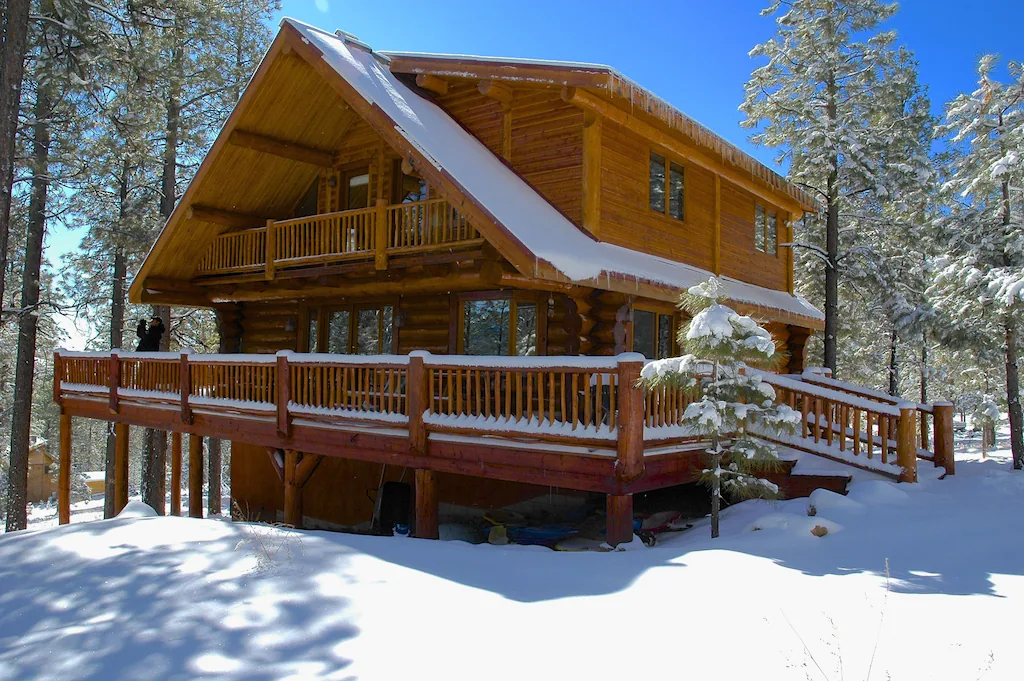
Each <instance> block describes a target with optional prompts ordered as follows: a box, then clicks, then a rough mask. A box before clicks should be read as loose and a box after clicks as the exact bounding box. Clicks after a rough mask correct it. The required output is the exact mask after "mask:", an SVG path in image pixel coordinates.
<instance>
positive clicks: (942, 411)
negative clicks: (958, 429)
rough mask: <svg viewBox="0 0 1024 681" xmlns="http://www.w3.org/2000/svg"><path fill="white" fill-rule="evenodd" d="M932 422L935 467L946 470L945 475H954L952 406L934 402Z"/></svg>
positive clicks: (946, 403) (947, 403)
mask: <svg viewBox="0 0 1024 681" xmlns="http://www.w3.org/2000/svg"><path fill="white" fill-rule="evenodd" d="M932 421H933V427H934V428H935V434H934V440H935V449H934V452H935V465H936V466H942V467H944V468H945V469H946V475H955V474H956V459H955V458H954V456H953V405H952V404H951V403H949V402H936V403H935V404H933V405H932Z"/></svg>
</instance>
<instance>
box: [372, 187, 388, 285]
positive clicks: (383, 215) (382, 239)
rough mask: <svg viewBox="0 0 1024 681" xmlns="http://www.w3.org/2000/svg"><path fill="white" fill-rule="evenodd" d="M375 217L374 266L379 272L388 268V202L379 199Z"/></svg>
mask: <svg viewBox="0 0 1024 681" xmlns="http://www.w3.org/2000/svg"><path fill="white" fill-rule="evenodd" d="M373 215H374V222H375V223H376V224H374V237H373V245H374V251H373V266H374V268H376V269H378V270H386V269H387V268H388V202H387V200H385V199H377V210H376V212H375V213H374V214H373Z"/></svg>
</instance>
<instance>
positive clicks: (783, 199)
mask: <svg viewBox="0 0 1024 681" xmlns="http://www.w3.org/2000/svg"><path fill="white" fill-rule="evenodd" d="M562 100H563V101H565V102H566V103H568V104H572V105H574V106H578V107H580V108H582V109H588V110H590V111H593V112H595V113H598V114H600V115H602V116H604V117H605V118H607V119H608V120H610V121H612V122H613V123H617V124H619V125H621V126H622V127H624V128H626V129H627V130H629V131H630V132H632V133H635V134H637V135H640V136H641V137H643V138H644V139H646V140H648V141H650V142H653V143H654V144H657V145H658V146H661V147H664V148H666V149H668V150H669V151H671V152H673V153H675V154H678V155H679V156H682V157H683V158H685V159H687V160H688V161H690V162H691V163H694V164H695V165H698V166H700V167H701V168H704V169H705V170H708V171H710V172H712V173H716V174H718V175H721V176H723V177H724V178H726V179H727V180H729V181H730V182H732V183H733V184H735V185H736V186H738V187H741V188H743V189H745V190H746V191H748V192H750V193H751V194H753V195H754V196H756V197H758V198H759V199H761V200H762V201H765V202H766V203H768V204H770V205H772V206H777V207H779V208H782V209H784V210H788V211H791V212H794V213H796V212H802V211H803V207H802V206H801V205H800V204H799V203H798V202H797V201H796V200H794V199H793V198H791V197H789V196H786V195H785V194H781V193H777V192H775V191H773V190H772V189H770V188H768V187H767V186H765V185H764V184H761V183H760V182H756V181H754V179H753V178H751V177H749V176H745V175H744V174H742V171H739V170H738V169H736V168H733V167H731V166H729V165H727V164H726V163H725V162H724V161H722V160H720V159H718V158H716V157H715V156H714V155H713V154H710V153H708V152H707V151H704V150H703V149H701V148H699V147H698V146H697V145H696V144H694V143H693V142H688V141H685V140H682V139H680V138H678V137H675V136H673V135H671V134H670V133H668V132H665V131H663V130H661V129H659V128H656V127H655V126H653V125H651V124H650V123H646V122H644V121H642V120H640V119H639V118H637V117H636V116H634V115H633V114H631V113H629V112H628V111H625V110H624V109H620V108H619V107H617V106H615V105H614V104H612V103H611V102H607V101H605V100H603V99H601V98H600V97H598V96H597V95H594V94H591V93H590V92H587V91H585V90H581V89H578V88H574V87H564V88H562ZM748 175H749V174H748Z"/></svg>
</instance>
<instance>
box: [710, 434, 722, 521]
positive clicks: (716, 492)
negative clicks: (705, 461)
mask: <svg viewBox="0 0 1024 681" xmlns="http://www.w3.org/2000/svg"><path fill="white" fill-rule="evenodd" d="M712 447H713V449H714V452H713V453H712V454H711V468H712V470H713V471H714V477H713V478H712V479H711V538H712V539H717V538H718V516H719V514H720V513H721V510H722V475H721V473H722V452H721V451H720V447H719V443H718V436H717V435H716V436H715V438H714V442H713V444H712Z"/></svg>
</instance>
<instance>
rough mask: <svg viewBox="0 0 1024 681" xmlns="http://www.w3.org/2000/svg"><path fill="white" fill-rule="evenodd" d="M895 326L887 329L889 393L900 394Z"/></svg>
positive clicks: (895, 395)
mask: <svg viewBox="0 0 1024 681" xmlns="http://www.w3.org/2000/svg"><path fill="white" fill-rule="evenodd" d="M897 342H898V341H897V337H896V327H895V326H893V327H892V328H891V329H889V394H890V395H892V396H893V397H899V396H900V367H899V364H898V363H897V361H896V359H897V358H896V350H897Z"/></svg>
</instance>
